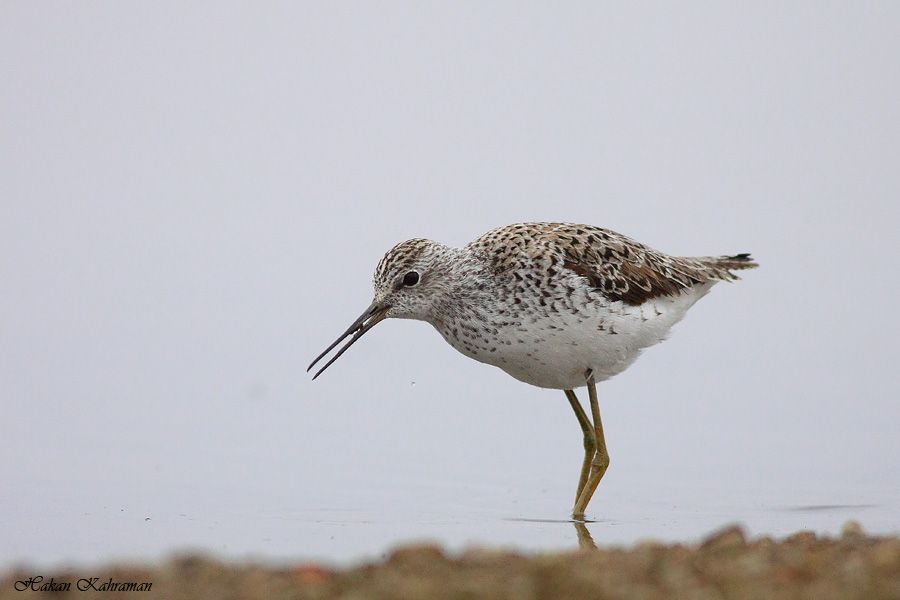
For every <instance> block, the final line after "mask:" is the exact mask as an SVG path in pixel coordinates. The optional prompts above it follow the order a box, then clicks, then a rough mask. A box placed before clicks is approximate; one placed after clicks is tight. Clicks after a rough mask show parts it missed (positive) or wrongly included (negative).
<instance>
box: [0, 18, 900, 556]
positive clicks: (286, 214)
mask: <svg viewBox="0 0 900 600" xmlns="http://www.w3.org/2000/svg"><path fill="white" fill-rule="evenodd" d="M898 29H900V3H896V2H863V3H851V2H753V3H749V2H748V3H743V4H740V3H720V2H694V3H688V4H685V3H679V4H677V5H676V4H673V3H630V2H629V3H618V4H614V3H605V2H603V3H601V2H596V3H569V4H563V5H560V4H558V3H543V4H541V3H505V2H492V3H474V2H473V3H419V2H415V3H413V2H410V3H311V2H310V3H295V2H285V3H274V2H268V3H262V2H261V3H230V2H224V3H223V2H193V3H183V2H153V3H138V2H90V3H88V2H77V3H63V2H58V3H49V2H27V1H19V2H3V3H2V4H0V203H2V204H0V281H2V293H0V396H2V406H3V409H4V413H5V415H6V419H5V426H4V428H3V429H4V431H3V435H2V440H3V441H2V453H0V482H2V484H0V540H2V541H0V564H6V563H9V562H10V561H15V560H31V561H38V562H41V561H45V562H46V561H59V560H72V559H75V560H81V561H92V560H102V559H105V558H109V557H114V556H137V557H140V556H149V557H158V556H164V555H165V553H167V552H170V551H172V550H174V549H178V548H183V547H189V546H190V547H201V548H207V549H210V550H213V551H215V552H218V553H221V554H223V555H234V556H242V555H245V554H248V553H250V554H255V555H262V556H268V557H273V558H285V557H321V558H327V559H331V560H355V559H357V558H359V557H363V556H374V555H377V554H378V553H379V552H382V551H383V550H384V549H385V548H387V547H389V546H390V545H392V544H395V543H396V542H398V541H400V540H407V539H419V538H423V537H424V538H432V539H437V540H438V541H442V542H445V543H447V544H449V545H451V546H453V547H458V546H461V545H465V544H467V543H472V542H478V541H481V542H489V543H497V544H504V545H513V546H516V547H521V548H535V547H551V546H554V547H555V546H559V547H564V546H566V545H574V543H575V542H574V539H575V535H574V531H573V530H571V528H570V526H567V525H565V524H561V525H560V524H552V523H531V522H530V521H512V520H510V519H547V520H552V519H565V518H566V517H567V509H568V508H569V506H570V504H571V501H572V496H573V494H574V485H575V481H576V478H577V472H578V468H579V466H580V460H581V452H582V450H581V435H580V431H579V429H578V426H577V424H576V422H575V419H574V417H573V415H572V414H571V411H570V409H569V407H568V405H567V404H566V402H565V400H564V396H563V395H562V393H558V392H552V391H546V390H539V389H537V388H531V387H529V386H526V385H525V384H522V383H519V382H517V381H514V380H513V379H511V378H509V377H508V376H506V375H505V374H503V373H502V372H501V371H499V370H496V369H493V368H491V367H487V366H484V365H481V364H478V363H475V362H472V361H469V360H467V359H465V358H464V357H463V356H462V355H459V354H457V353H456V352H455V351H453V350H452V349H451V348H450V347H449V346H447V345H446V344H445V343H444V342H443V341H442V340H441V338H440V336H439V335H437V334H436V333H435V332H434V331H433V330H431V328H430V327H429V326H427V325H425V324H422V323H414V322H399V321H397V322H387V323H384V324H382V325H380V326H379V327H378V328H377V329H376V330H375V331H373V332H372V333H371V334H369V335H368V336H367V338H366V339H365V340H364V341H363V342H361V343H360V344H358V345H357V346H355V347H354V348H353V349H352V350H351V351H350V352H348V354H346V355H345V357H344V358H342V359H341V360H340V361H339V362H338V363H337V364H336V365H335V366H333V367H332V368H331V369H330V370H329V371H328V372H327V373H326V374H325V375H324V376H323V377H322V378H321V379H320V380H317V381H316V382H315V383H311V382H310V381H309V377H308V375H307V374H306V373H305V372H304V369H305V367H306V365H307V364H308V362H309V360H310V359H311V358H312V357H313V356H315V355H316V354H317V353H318V352H319V351H320V350H321V349H322V348H323V347H324V346H325V345H326V344H327V343H328V342H330V341H331V340H332V339H333V338H334V337H335V336H336V335H337V334H338V333H340V331H342V330H343V328H344V327H346V325H347V324H348V323H349V321H350V320H352V319H353V318H354V317H355V316H356V315H357V314H358V313H359V312H360V311H361V310H362V308H364V307H365V306H366V305H367V303H368V302H369V300H370V294H371V289H370V285H371V283H370V280H371V274H372V270H373V269H374V266H375V264H376V263H377V261H378V260H379V258H380V257H381V255H382V254H383V253H384V252H385V251H386V250H387V249H388V248H389V247H391V246H392V245H393V244H394V243H396V242H398V241H400V240H403V239H406V238H409V237H430V238H433V239H436V240H440V241H443V242H447V243H453V244H463V243H465V242H467V241H468V240H470V239H472V238H473V237H475V236H477V235H479V234H480V233H482V232H484V231H486V230H488V229H490V228H493V227H495V226H498V225H503V224H506V223H511V222H516V221H526V220H565V221H575V222H583V223H590V224H594V225H600V226H605V227H610V228H613V229H615V230H618V231H621V232H622V233H625V234H627V235H630V236H632V237H634V238H636V239H638V240H640V241H642V242H645V243H648V244H650V245H652V246H654V247H657V248H659V249H661V250H664V251H667V252H670V253H675V254H687V255H690V254H718V253H731V252H744V251H750V252H753V254H754V256H756V257H757V258H758V260H759V262H760V263H761V265H762V267H761V268H760V269H759V270H757V271H753V272H749V273H747V274H746V276H745V278H744V280H743V281H741V282H739V283H738V284H735V285H721V286H718V287H717V288H716V289H714V290H713V292H712V293H711V294H710V295H709V296H707V297H706V298H705V299H703V300H702V301H701V302H700V303H698V304H697V305H696V306H695V307H694V308H693V309H692V311H691V313H690V314H689V315H688V316H687V318H686V319H685V321H684V322H683V323H681V324H680V325H679V326H678V327H677V328H676V329H675V330H674V333H673V336H672V338H671V339H670V340H669V341H668V342H666V343H665V344H663V345H661V346H659V347H656V348H653V349H651V350H649V351H648V352H647V353H646V354H645V355H644V356H643V357H642V358H641V359H640V360H639V361H638V362H637V363H636V364H635V365H634V366H633V367H632V368H631V369H630V370H629V371H627V372H626V373H624V374H623V375H621V376H619V377H618V378H616V379H614V380H612V381H610V382H608V383H605V384H604V385H602V386H601V388H600V395H601V407H602V411H603V414H604V425H605V428H606V431H607V438H608V442H609V446H610V452H611V455H612V465H611V467H610V470H609V472H608V474H607V477H606V478H605V479H604V481H603V484H602V486H601V488H600V491H599V492H598V494H597V496H595V499H594V502H593V503H592V505H591V510H590V511H589V512H590V513H591V516H593V517H595V518H597V519H600V520H601V522H600V523H597V524H596V525H594V526H593V527H592V529H591V531H592V534H593V535H594V537H595V539H597V541H598V543H604V542H629V541H633V540H634V539H637V538H638V537H647V536H652V537H659V538H666V539H694V538H695V537H696V536H698V535H701V534H702V533H703V532H704V531H706V530H708V529H709V528H710V527H714V526H717V525H721V524H724V523H727V522H731V521H739V522H743V523H746V524H747V525H748V527H749V528H750V530H751V532H752V533H755V534H761V533H784V532H787V531H792V530H796V529H799V528H803V527H812V528H815V529H818V530H820V531H827V532H834V531H837V530H838V529H839V528H840V524H841V523H842V522H843V521H844V520H846V519H848V518H855V519H859V520H860V521H861V522H862V524H863V526H864V527H868V528H870V529H873V530H878V531H888V530H896V529H897V528H898V523H900V491H898V490H900V485H898V483H900V458H898V457H900V441H898V440H900V436H898V435H897V431H898V425H900V406H898V383H900V381H898V379H900V377H898V368H897V366H896V364H895V363H896V360H897V338H898V334H900V327H898V325H900V320H898V313H897V301H898V291H900V288H898V275H897V273H898V268H897V261H898V256H900V242H898V234H897V229H898V222H900V219H898V217H900V209H898V200H900V161H898V159H900V81H898V78H900V35H898ZM413 382H415V385H413ZM810 507H817V508H816V509H815V510H813V508H810ZM828 507H832V508H828ZM147 519H149V520H147Z"/></svg>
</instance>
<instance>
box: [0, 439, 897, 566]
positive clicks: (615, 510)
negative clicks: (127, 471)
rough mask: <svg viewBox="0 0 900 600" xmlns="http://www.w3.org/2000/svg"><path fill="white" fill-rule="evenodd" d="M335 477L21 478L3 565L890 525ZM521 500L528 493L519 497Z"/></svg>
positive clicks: (773, 503) (876, 511)
mask: <svg viewBox="0 0 900 600" xmlns="http://www.w3.org/2000/svg"><path fill="white" fill-rule="evenodd" d="M119 458H120V459H121V458H124V457H119ZM263 470H264V469H263ZM345 474H347V475H348V476H347V478H346V479H344V478H343V477H337V478H335V482H336V483H340V484H341V485H337V486H335V487H331V488H327V487H320V488H319V489H317V490H315V492H308V493H305V494H303V495H302V496H300V495H298V496H292V493H295V492H296V491H297V490H298V489H300V488H296V487H293V486H291V485H288V486H281V485H278V484H276V485H271V482H273V481H274V482H285V481H287V480H286V479H284V478H281V479H279V478H277V477H276V478H273V479H270V478H269V477H270V476H273V475H275V473H263V472H260V473H259V478H258V480H257V481H258V482H263V483H262V484H261V485H256V484H254V481H253V480H248V481H246V482H244V483H243V484H240V483H238V484H236V485H232V486H222V484H221V482H220V481H219V482H216V481H214V480H213V479H212V478H209V477H204V474H203V473H198V474H197V477H196V478H195V479H194V480H193V482H191V483H190V484H189V485H187V486H185V487H183V488H182V489H177V486H174V485H162V486H160V487H158V488H157V487H155V486H152V485H151V486H148V487H146V488H145V490H144V493H143V495H142V496H141V498H140V501H139V502H138V503H136V504H132V503H128V504H124V503H123V502H115V499H117V498H119V499H124V498H126V497H127V496H129V493H128V491H127V487H124V486H123V488H122V489H120V490H119V491H118V492H117V491H116V487H117V483H116V481H115V480H114V479H105V478H103V477H102V476H100V475H99V474H91V475H90V476H87V477H85V478H84V479H79V480H77V481H70V482H69V486H68V487H66V488H65V492H64V493H61V491H62V489H61V487H60V486H58V485H48V481H46V480H42V479H41V478H40V477H32V478H31V485H30V486H26V488H25V490H26V493H17V492H16V490H10V489H8V488H7V489H6V490H5V491H4V496H3V506H4V514H3V534H2V539H3V540H4V543H3V545H2V553H0V565H2V566H9V565H12V564H26V565H32V566H37V565H44V566H54V565H60V564H63V563H76V564H95V563H98V562H102V561H109V560H118V561H121V560H130V559H154V560H155V559H160V558H165V557H167V556H170V555H171V554H172V553H173V552H185V551H194V550H199V551H205V552H212V553H214V554H215V555H218V556H219V557H225V558H233V559H238V558H255V559H262V560H267V561H273V562H281V561H286V560H317V561H324V562H326V563H330V564H336V565H347V564H354V563H357V562H359V561H361V560H365V559H377V558H379V557H381V556H384V554H385V552H387V551H388V550H389V549H390V548H392V547H394V546H396V545H398V544H401V543H410V542H420V541H428V542H437V543H440V544H442V545H444V546H445V547H447V548H449V549H451V550H460V549H464V548H466V547H469V546H472V545H482V544H486V545H491V546H495V547H497V546H499V547H503V548H510V549H516V550H519V551H542V550H566V549H574V548H576V547H578V545H579V540H581V543H583V544H584V543H596V544H597V545H601V546H608V545H620V544H629V543H632V542H635V541H638V540H642V539H655V540H662V541H679V542H690V541H696V540H698V539H700V538H701V537H703V536H704V535H706V534H708V533H709V532H711V531H712V530H714V529H717V528H720V527H722V526H724V525H727V524H730V523H740V524H743V525H744V526H745V527H746V528H747V530H748V532H749V533H750V534H751V535H763V534H768V535H775V536H782V535H786V534H790V533H793V532H795V531H796V530H798V529H811V530H814V531H817V532H823V533H828V534H838V533H839V531H840V528H841V525H842V524H843V523H844V522H846V521H847V520H851V519H853V520H858V521H860V522H861V523H862V525H863V527H864V529H865V530H866V531H868V532H875V533H890V532H897V530H898V527H897V515H898V514H900V506H898V503H897V498H896V495H895V494H894V495H892V493H891V492H889V490H888V489H887V486H885V487H884V488H879V487H878V486H873V487H871V488H869V489H867V490H856V492H855V494H854V496H855V497H856V498H858V499H859V500H857V501H855V502H846V498H847V495H846V494H841V493H835V494H834V495H833V496H832V498H837V499H838V500H837V501H835V500H829V499H828V498H827V497H826V496H827V495H817V494H812V495H804V494H802V493H797V492H790V493H784V494H774V495H771V496H769V497H764V498H756V499H751V498H750V497H748V496H745V495H744V494H743V493H735V492H734V491H726V490H727V486H726V485H724V484H723V485H722V486H721V487H720V488H719V490H718V491H716V492H715V493H710V492H711V490H710V488H709V487H707V486H704V485H703V483H702V482H699V481H698V482H695V484H696V486H694V485H691V483H689V482H686V481H681V482H680V483H679V484H678V485H674V486H673V485H671V484H669V485H667V486H665V487H666V488H667V497H666V498H662V497H660V496H659V494H658V492H657V493H656V494H655V495H654V494H653V493H652V492H651V491H650V489H649V488H650V487H652V486H650V485H647V486H644V489H643V490H639V489H634V488H636V487H638V486H637V485H635V486H634V487H633V488H632V489H631V490H622V489H621V485H610V486H608V487H604V485H603V484H601V487H600V489H599V491H598V493H597V495H596V496H595V499H594V502H593V503H592V505H591V507H590V510H589V511H588V518H589V519H590V520H591V522H588V523H587V524H586V525H585V527H586V530H585V529H580V528H579V526H577V525H576V524H574V523H572V522H571V521H569V520H568V519H567V518H566V508H567V504H566V502H567V501H568V498H567V494H566V495H564V494H562V493H561V491H562V490H551V489H549V488H547V487H544V488H542V489H538V490H537V493H535V491H536V490H535V489H534V488H533V487H532V486H531V485H530V483H529V482H527V481H526V482H525V483H523V484H522V485H521V486H519V485H504V486H500V485H490V484H485V483H475V482H472V481H463V480H445V481H440V480H435V479H430V480H425V481H421V482H415V481H411V480H394V481H393V482H391V483H390V484H389V483H388V482H375V481H372V480H371V479H369V480H367V478H366V476H365V474H363V473H361V472H357V473H355V474H354V473H350V472H347V471H345ZM351 475H355V476H356V477H353V476H351ZM354 479H356V481H357V482H361V485H358V486H357V487H356V488H355V489H350V490H348V489H347V487H345V485H344V484H346V486H352V485H353V482H354ZM610 479H611V480H612V478H610ZM619 479H620V481H619V483H621V478H619ZM78 481H80V484H79V483H78ZM266 481H269V482H270V484H266V483H265V482H266ZM159 482H160V483H163V481H162V479H161V480H159ZM123 483H124V482H123ZM572 483H573V484H574V479H573V481H572ZM604 483H609V482H604ZM613 483H616V482H615V481H614V482H613ZM632 483H634V482H632ZM185 488H186V489H185ZM526 488H527V489H526ZM39 490H40V491H41V492H42V493H35V492H38V491H39ZM747 490H748V488H744V492H746V491H747ZM20 491H21V488H20ZM123 491H124V492H126V493H124V494H123V493H121V492H123ZM525 492H528V493H532V494H534V495H532V496H530V497H528V498H527V499H524V498H523V495H524V493H525ZM801 496H804V497H803V498H801ZM134 498H135V497H134V496H132V499H134ZM650 498H654V499H652V500H651V499H650ZM810 502H813V503H810ZM845 502H846V503H845Z"/></svg>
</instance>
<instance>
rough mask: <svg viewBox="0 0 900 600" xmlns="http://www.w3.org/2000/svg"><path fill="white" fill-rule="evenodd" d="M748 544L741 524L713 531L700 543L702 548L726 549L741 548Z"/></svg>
mask: <svg viewBox="0 0 900 600" xmlns="http://www.w3.org/2000/svg"><path fill="white" fill-rule="evenodd" d="M746 544H747V536H746V535H745V534H744V530H743V528H742V527H741V526H740V525H732V526H731V527H726V528H725V529H720V530H719V531H716V532H713V533H712V534H711V535H710V536H709V537H707V538H706V539H705V540H703V543H701V544H700V549H701V550H716V551H718V550H726V549H729V548H741V547H743V546H745V545H746Z"/></svg>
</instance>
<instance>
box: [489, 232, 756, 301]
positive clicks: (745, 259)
mask: <svg viewBox="0 0 900 600" xmlns="http://www.w3.org/2000/svg"><path fill="white" fill-rule="evenodd" d="M490 240H493V241H494V242H496V241H502V242H503V244H501V246H503V247H504V248H506V249H507V251H506V252H504V254H505V256H495V259H496V260H497V261H498V262H500V263H505V264H509V263H510V259H512V258H513V256H511V255H519V256H521V253H525V254H531V255H532V256H534V254H533V253H534V252H535V251H537V252H538V253H541V252H544V253H546V252H549V253H550V255H551V256H553V257H554V259H555V260H554V261H553V262H554V263H556V261H557V260H559V258H562V261H561V262H562V265H561V266H562V267H564V268H566V269H568V270H570V271H572V272H573V273H576V274H577V275H580V276H582V277H584V278H585V279H587V280H588V283H589V284H590V285H591V286H592V287H594V288H596V289H597V290H598V291H599V292H600V293H602V294H603V296H604V297H606V298H607V299H609V300H612V301H620V302H624V303H625V304H630V305H634V306H637V305H640V304H643V303H644V302H647V301H648V300H651V299H653V298H658V297H660V296H675V295H678V294H680V293H681V292H683V291H685V290H687V289H690V288H691V287H693V286H695V285H697V284H700V283H705V282H709V281H717V280H724V281H728V280H733V279H737V277H736V276H735V275H734V274H733V273H731V272H730V271H729V269H746V268H751V267H755V266H756V263H754V262H752V260H751V259H750V257H749V255H744V254H741V255H737V256H721V257H700V258H684V257H674V256H668V255H666V254H663V253H662V252H659V251H657V250H654V249H652V248H650V247H648V246H645V245H643V244H640V243H638V242H636V241H634V240H632V239H630V238H628V237H626V236H624V235H622V234H619V233H616V232H615V231H611V230H609V229H602V228H600V227H592V226H589V225H574V224H569V223H520V224H517V225H511V226H507V227H504V228H501V229H498V230H495V231H492V232H489V233H488V234H486V235H485V236H484V238H482V239H481V240H478V241H476V244H478V245H480V244H479V242H481V243H484V242H487V241H490ZM494 247H496V245H494ZM556 264H557V265H558V263H556Z"/></svg>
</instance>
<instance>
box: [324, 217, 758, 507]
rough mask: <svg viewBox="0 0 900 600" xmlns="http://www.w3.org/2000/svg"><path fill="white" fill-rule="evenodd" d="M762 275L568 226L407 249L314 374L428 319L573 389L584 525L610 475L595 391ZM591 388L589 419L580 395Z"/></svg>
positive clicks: (473, 351)
mask: <svg viewBox="0 0 900 600" xmlns="http://www.w3.org/2000/svg"><path fill="white" fill-rule="evenodd" d="M755 266H757V265H756V263H754V262H753V261H752V260H751V259H750V256H749V255H748V254H738V255H734V256H717V257H716V256H707V257H693V258H686V257H675V256H668V255H666V254H663V253H661V252H658V251H656V250H653V249H652V248H649V247H647V246H644V245H643V244H639V243H638V242H635V241H634V240H631V239H629V238H627V237H625V236H623V235H621V234H618V233H616V232H614V231H610V230H608V229H601V228H599V227H591V226H588V225H574V224H569V223H519V224H515V225H508V226H506V227H501V228H499V229H494V230H492V231H489V232H487V233H486V234H484V235H483V236H481V237H479V238H478V239H476V240H474V241H472V242H471V243H469V244H467V245H466V246H464V247H463V248H451V247H448V246H445V245H443V244H440V243H438V242H433V241H430V240H425V239H413V240H408V241H405V242H402V243H400V244H397V245H396V246H394V247H393V248H392V249H391V250H389V251H388V252H387V254H385V255H384V258H382V259H381V262H379V263H378V266H377V268H376V269H375V277H374V288H375V298H374V300H373V302H372V304H371V305H370V306H369V307H368V308H367V309H366V310H365V311H364V312H363V314H362V315H361V316H360V317H359V318H358V319H357V320H356V321H354V322H353V324H351V325H350V327H349V328H348V329H347V330H346V331H345V332H344V333H343V335H341V336H340V337H339V338H338V339H337V340H336V341H335V342H334V343H333V344H331V345H330V346H329V347H328V348H326V350H325V351H324V352H322V353H321V354H320V355H319V356H318V357H317V358H316V359H315V360H314V361H313V362H312V364H311V365H310V366H309V368H310V369H311V368H312V367H313V366H314V365H315V364H316V363H318V362H319V360H321V359H322V358H323V357H324V356H325V355H326V354H328V353H329V352H330V351H331V350H332V349H334V348H335V347H336V346H337V345H338V344H339V343H340V342H341V341H343V340H344V339H346V338H347V337H350V340H349V341H348V342H347V343H346V344H345V345H344V346H343V347H342V348H341V349H340V350H339V351H338V352H337V353H336V354H335V355H334V356H332V358H331V359H330V360H329V361H328V362H326V363H325V365H324V366H323V367H322V368H320V369H319V371H318V372H317V373H316V374H315V376H314V378H315V377H318V376H319V375H320V374H321V373H322V372H323V371H324V370H325V369H327V368H328V366H329V365H331V364H332V363H333V362H334V361H335V360H337V358H338V357H340V356H341V354H343V353H344V351H346V350H347V349H348V348H349V347H350V346H351V345H353V344H354V343H355V342H356V341H357V340H358V339H360V337H362V336H363V335H364V334H365V333H366V332H367V331H368V330H369V329H371V328H372V327H374V326H375V325H376V324H377V323H379V322H380V321H382V320H384V319H386V318H401V319H418V320H421V321H426V322H428V323H430V324H431V325H433V326H434V327H435V329H437V330H438V331H439V332H440V334H441V335H442V336H443V337H444V339H445V340H447V342H448V343H449V344H450V345H451V346H453V347H454V348H456V349H457V350H459V351H460V352H461V353H463V354H464V355H466V356H468V357H470V358H473V359H475V360H477V361H479V362H482V363H486V364H489V365H493V366H495V367H499V368H500V369H503V370H504V371H506V372H507V373H509V374H510V375H512V376H513V377H515V378H516V379H519V380H521V381H524V382H526V383H530V384H532V385H535V386H538V387H543V388H552V389H561V390H564V391H565V393H566V397H567V399H568V400H569V403H570V405H571V406H572V409H573V410H574V412H575V416H576V417H577V418H578V422H579V424H580V426H581V428H582V431H583V433H584V448H585V456H584V461H583V463H582V469H581V477H580V479H579V483H578V489H577V493H576V501H575V505H574V507H573V509H572V514H573V516H574V517H575V518H576V519H583V517H584V510H585V508H586V507H587V505H588V503H589V502H590V500H591V497H592V496H593V493H594V491H595V490H596V488H597V485H598V484H599V482H600V479H601V478H602V477H603V474H604V473H605V472H606V468H607V466H608V465H609V454H608V452H607V450H606V441H605V438H604V435H603V427H602V424H601V422H600V410H599V404H598V401H597V392H596V382H597V381H603V380H605V379H608V378H610V377H612V376H614V375H616V374H618V373H621V372H622V371H624V370H625V369H626V368H628V366H629V365H630V364H631V363H632V362H634V360H635V359H636V358H637V357H638V355H639V354H640V353H641V351H643V350H644V349H645V348H647V347H649V346H652V345H654V344H657V343H659V342H660V341H662V340H663V339H665V337H666V335H667V334H668V332H669V330H670V329H671V328H672V326H673V325H674V324H675V323H677V322H678V321H680V320H681V318H682V317H684V315H685V313H686V312H687V311H688V309H690V307H691V306H693V305H694V303H695V302H696V301H697V300H699V299H700V298H702V297H703V296H704V295H705V294H706V293H707V292H709V290H710V288H711V287H712V286H713V285H715V284H716V283H717V282H718V281H732V280H734V279H737V276H736V275H735V274H734V273H733V271H735V270H740V269H748V268H752V267H755ZM351 336H352V337H351ZM583 386H587V388H588V394H589V397H590V409H591V416H590V417H588V415H587V414H586V413H585V411H584V409H583V408H582V406H581V404H580V402H579V401H578V399H577V397H576V395H575V392H574V391H573V390H575V389H576V388H580V387H583Z"/></svg>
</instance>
